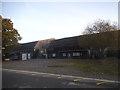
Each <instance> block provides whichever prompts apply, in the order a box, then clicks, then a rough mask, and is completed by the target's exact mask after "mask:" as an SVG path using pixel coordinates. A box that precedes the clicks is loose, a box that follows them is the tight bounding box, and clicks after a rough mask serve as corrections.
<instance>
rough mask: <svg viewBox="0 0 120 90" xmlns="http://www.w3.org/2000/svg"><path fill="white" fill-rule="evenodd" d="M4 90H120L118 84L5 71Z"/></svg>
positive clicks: (3, 73) (3, 78)
mask: <svg viewBox="0 0 120 90" xmlns="http://www.w3.org/2000/svg"><path fill="white" fill-rule="evenodd" d="M2 76H3V77H2V88H118V83H113V82H105V81H99V80H90V79H84V78H83V79H82V78H81V79H80V78H79V79H77V78H75V77H68V76H62V75H56V74H55V75H54V74H45V73H34V72H31V71H30V72H25V71H19V70H9V69H8V70H3V72H2Z"/></svg>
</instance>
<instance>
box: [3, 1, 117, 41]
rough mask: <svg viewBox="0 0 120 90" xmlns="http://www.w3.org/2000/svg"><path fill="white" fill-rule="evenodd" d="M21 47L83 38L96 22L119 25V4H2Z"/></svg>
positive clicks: (4, 14)
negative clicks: (45, 41)
mask: <svg viewBox="0 0 120 90" xmlns="http://www.w3.org/2000/svg"><path fill="white" fill-rule="evenodd" d="M2 16H3V17H5V18H10V19H11V20H12V22H13V23H14V28H16V29H17V30H18V32H19V33H20V35H21V36H22V38H23V39H22V40H21V41H20V42H21V43H26V42H32V41H37V40H44V39H48V38H56V39H59V38H64V37H72V36H77V35H81V34H82V32H83V31H84V29H85V27H86V26H87V25H88V24H89V23H93V22H94V21H95V20H96V19H103V20H110V21H112V22H117V21H118V3H117V2H2Z"/></svg>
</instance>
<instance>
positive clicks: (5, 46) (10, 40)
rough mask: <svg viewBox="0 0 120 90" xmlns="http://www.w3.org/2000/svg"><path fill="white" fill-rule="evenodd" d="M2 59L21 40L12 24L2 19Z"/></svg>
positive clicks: (8, 20)
mask: <svg viewBox="0 0 120 90" xmlns="http://www.w3.org/2000/svg"><path fill="white" fill-rule="evenodd" d="M1 21H2V57H3V59H4V58H6V57H7V55H8V54H9V53H10V51H11V50H13V49H14V48H15V47H16V46H17V45H19V43H18V41H19V40H21V39H22V38H21V36H20V34H19V33H18V31H17V30H16V29H15V28H13V23H12V21H11V20H10V19H7V18H2V17H1Z"/></svg>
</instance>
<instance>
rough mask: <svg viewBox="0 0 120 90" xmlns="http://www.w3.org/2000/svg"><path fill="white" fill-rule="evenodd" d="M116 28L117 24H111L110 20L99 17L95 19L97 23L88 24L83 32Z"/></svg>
mask: <svg viewBox="0 0 120 90" xmlns="http://www.w3.org/2000/svg"><path fill="white" fill-rule="evenodd" d="M116 30H117V25H116V24H111V23H110V21H105V20H101V19H98V20H96V21H95V23H93V24H91V25H88V26H87V27H86V29H85V31H84V32H83V34H94V33H101V32H108V31H116Z"/></svg>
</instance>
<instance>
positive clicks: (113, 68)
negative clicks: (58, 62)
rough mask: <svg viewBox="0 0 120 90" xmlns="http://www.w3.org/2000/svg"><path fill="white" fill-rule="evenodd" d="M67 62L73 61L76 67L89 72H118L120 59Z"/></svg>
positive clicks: (113, 73) (110, 73) (68, 61)
mask: <svg viewBox="0 0 120 90" xmlns="http://www.w3.org/2000/svg"><path fill="white" fill-rule="evenodd" d="M66 63H73V65H74V66H75V67H77V68H78V69H80V70H81V71H83V72H84V73H87V74H93V73H96V74H106V75H117V74H118V60H117V59H116V58H107V59H101V60H92V59H91V60H90V59H89V60H67V61H66Z"/></svg>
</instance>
